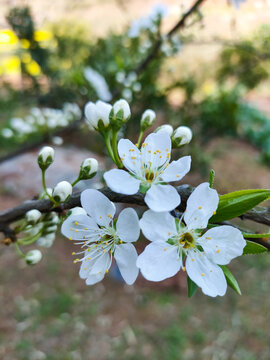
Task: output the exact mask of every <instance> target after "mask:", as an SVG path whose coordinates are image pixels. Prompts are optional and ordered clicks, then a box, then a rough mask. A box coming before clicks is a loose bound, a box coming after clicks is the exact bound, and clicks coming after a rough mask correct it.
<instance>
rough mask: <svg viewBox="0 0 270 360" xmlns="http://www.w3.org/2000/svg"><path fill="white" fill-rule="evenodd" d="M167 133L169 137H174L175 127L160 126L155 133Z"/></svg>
mask: <svg viewBox="0 0 270 360" xmlns="http://www.w3.org/2000/svg"><path fill="white" fill-rule="evenodd" d="M159 131H165V132H166V133H167V134H168V135H169V136H172V133H173V127H172V126H171V125H169V124H164V125H161V126H159V127H158V128H157V129H156V130H155V131H154V132H156V133H157V132H159Z"/></svg>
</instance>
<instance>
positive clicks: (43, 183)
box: [41, 170, 57, 205]
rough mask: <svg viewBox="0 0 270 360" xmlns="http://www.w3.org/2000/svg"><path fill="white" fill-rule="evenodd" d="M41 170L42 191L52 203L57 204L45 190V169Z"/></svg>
mask: <svg viewBox="0 0 270 360" xmlns="http://www.w3.org/2000/svg"><path fill="white" fill-rule="evenodd" d="M41 172H42V186H43V189H44V192H45V194H46V195H47V196H48V198H49V199H50V200H51V202H52V203H53V204H54V205H57V202H56V201H55V200H54V198H53V197H52V196H51V195H50V194H49V193H48V191H47V186H46V180H45V170H41Z"/></svg>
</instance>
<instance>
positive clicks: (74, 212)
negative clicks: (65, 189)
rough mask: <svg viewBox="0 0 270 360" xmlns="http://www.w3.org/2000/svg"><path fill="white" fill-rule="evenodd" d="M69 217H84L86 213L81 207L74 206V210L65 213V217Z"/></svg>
mask: <svg viewBox="0 0 270 360" xmlns="http://www.w3.org/2000/svg"><path fill="white" fill-rule="evenodd" d="M70 215H86V211H85V210H84V209H83V208H82V207H80V206H76V207H75V208H73V209H70V210H69V211H68V212H67V216H70Z"/></svg>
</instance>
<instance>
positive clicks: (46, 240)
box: [37, 227, 57, 248]
mask: <svg viewBox="0 0 270 360" xmlns="http://www.w3.org/2000/svg"><path fill="white" fill-rule="evenodd" d="M56 228H57V227H56ZM54 240H55V233H50V234H46V235H44V236H42V237H40V238H39V239H38V240H37V245H38V246H41V247H46V248H49V247H51V246H52V244H53V243H54Z"/></svg>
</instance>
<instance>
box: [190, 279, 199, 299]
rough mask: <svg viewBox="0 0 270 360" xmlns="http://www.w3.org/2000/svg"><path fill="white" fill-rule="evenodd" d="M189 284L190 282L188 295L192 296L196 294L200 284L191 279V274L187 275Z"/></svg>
mask: <svg viewBox="0 0 270 360" xmlns="http://www.w3.org/2000/svg"><path fill="white" fill-rule="evenodd" d="M187 284H188V297H189V298H191V297H192V296H193V295H194V294H195V292H196V290H197V288H198V286H197V285H196V284H195V282H193V281H192V280H191V279H190V277H189V276H187Z"/></svg>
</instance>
